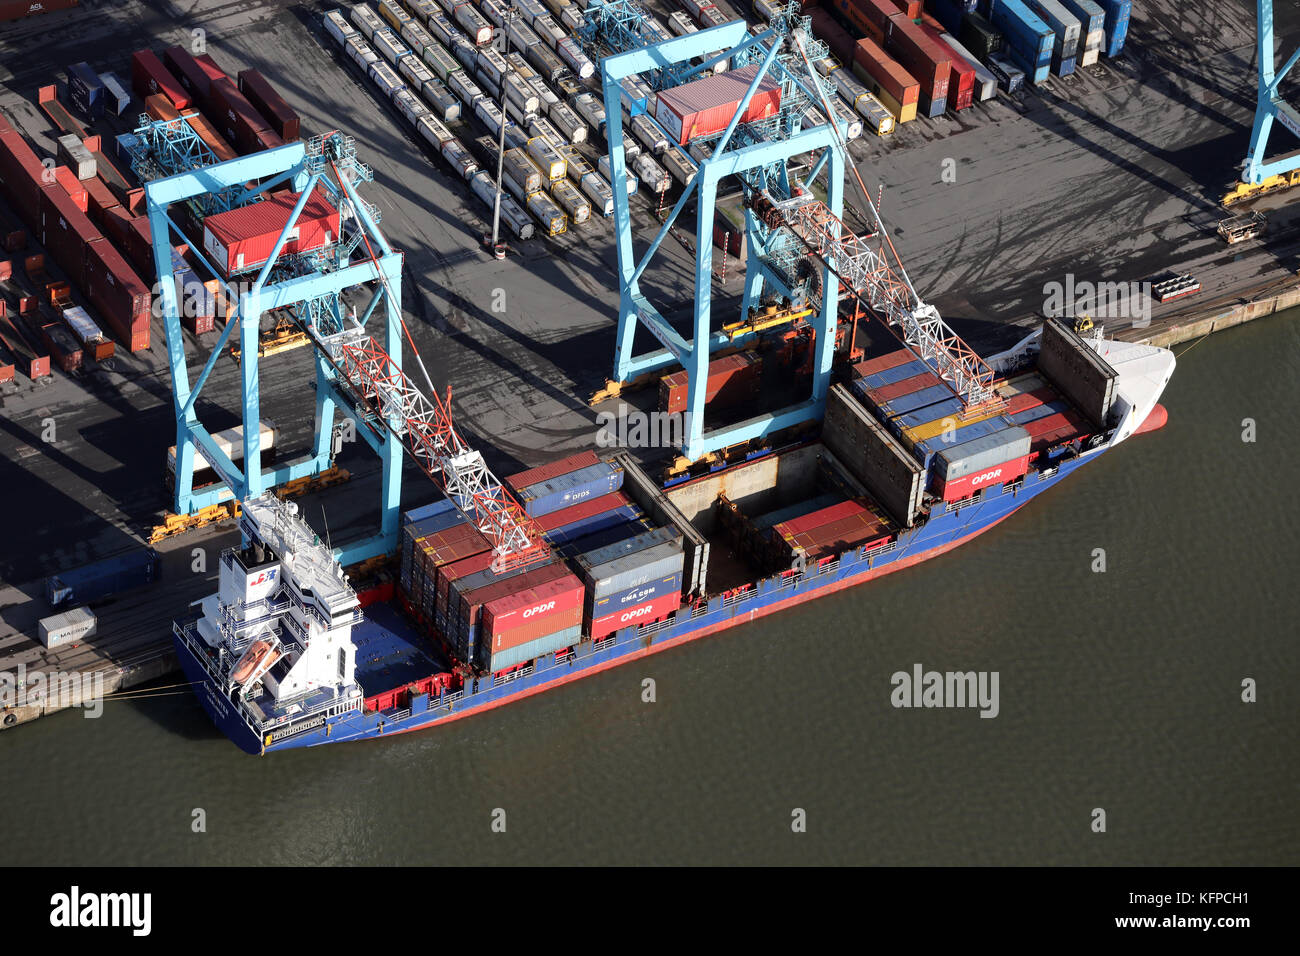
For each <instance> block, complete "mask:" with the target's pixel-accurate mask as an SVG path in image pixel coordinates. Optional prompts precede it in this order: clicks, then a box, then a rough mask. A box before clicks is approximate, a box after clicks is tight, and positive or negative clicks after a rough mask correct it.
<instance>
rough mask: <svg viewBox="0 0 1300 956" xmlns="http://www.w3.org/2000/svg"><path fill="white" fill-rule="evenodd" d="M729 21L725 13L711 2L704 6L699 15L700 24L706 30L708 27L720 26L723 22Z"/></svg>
mask: <svg viewBox="0 0 1300 956" xmlns="http://www.w3.org/2000/svg"><path fill="white" fill-rule="evenodd" d="M730 22H731V21H730V20H729V19H728V18H727V15H726V14H725V13H723V12H722V11H721V10H719V9H718V8H717V7H715V6H713V5H712V4H709V5H708V6H707V7H705V8H704V10H703V12H702V13H701V15H700V26H702V27H704V28H705V29H706V30H707V29H708V28H709V27H720V26H722V25H723V24H724V23H730Z"/></svg>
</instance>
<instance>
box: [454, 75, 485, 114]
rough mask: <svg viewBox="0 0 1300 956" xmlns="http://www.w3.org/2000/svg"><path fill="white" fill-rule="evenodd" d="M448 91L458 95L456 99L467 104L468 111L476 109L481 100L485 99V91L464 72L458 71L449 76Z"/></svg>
mask: <svg viewBox="0 0 1300 956" xmlns="http://www.w3.org/2000/svg"><path fill="white" fill-rule="evenodd" d="M447 89H449V90H451V91H452V92H453V93H455V94H456V98H457V99H458V100H460V101H461V102H462V103H463V104H465V107H466V109H470V110H472V109H474V107H476V106H478V103H479V100H481V99H483V91H482V90H480V89H479V88H478V85H477V84H475V82H474V81H473V80H471V79H470V78H469V74H468V73H466V72H465V71H464V70H457V71H456V72H455V73H449V74H448V75H447Z"/></svg>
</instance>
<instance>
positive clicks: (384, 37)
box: [370, 29, 411, 67]
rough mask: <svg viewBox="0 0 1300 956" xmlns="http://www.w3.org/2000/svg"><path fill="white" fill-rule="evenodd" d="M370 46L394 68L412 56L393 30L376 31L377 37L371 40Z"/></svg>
mask: <svg viewBox="0 0 1300 956" xmlns="http://www.w3.org/2000/svg"><path fill="white" fill-rule="evenodd" d="M370 45H371V46H373V47H374V48H375V52H376V53H378V54H379V55H380V56H382V57H383V58H384V59H385V60H387V61H388V62H389V63H390V64H391V65H392V66H393V67H396V66H397V61H398V60H400V59H401V58H402V57H404V56H410V55H411V51H410V49H408V48H407V46H406V44H405V43H403V42H402V40H401V38H400V37H399V36H398V35H397V34H396V33H394V32H393V31H392V30H388V29H384V30H376V31H375V35H374V36H372V37H371V38H370Z"/></svg>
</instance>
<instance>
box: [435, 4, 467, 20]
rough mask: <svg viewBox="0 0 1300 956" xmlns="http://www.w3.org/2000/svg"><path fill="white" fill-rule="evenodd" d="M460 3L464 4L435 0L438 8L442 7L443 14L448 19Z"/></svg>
mask: <svg viewBox="0 0 1300 956" xmlns="http://www.w3.org/2000/svg"><path fill="white" fill-rule="evenodd" d="M462 2H464V0H437V3H438V6H440V7H442V10H443V13H445V14H446V15H447V16H448V17H450V16H451V15H452V13H454V12H455V10H456V5H457V4H459V3H462ZM429 19H433V18H432V17H430V18H429Z"/></svg>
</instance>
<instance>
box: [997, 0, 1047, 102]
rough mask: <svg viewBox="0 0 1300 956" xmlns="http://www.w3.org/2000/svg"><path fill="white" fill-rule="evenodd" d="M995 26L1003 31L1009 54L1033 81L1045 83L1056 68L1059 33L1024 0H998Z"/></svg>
mask: <svg viewBox="0 0 1300 956" xmlns="http://www.w3.org/2000/svg"><path fill="white" fill-rule="evenodd" d="M992 21H993V25H994V26H996V27H998V28H999V29H1000V30H1002V35H1003V40H1004V42H1005V44H1006V52H1007V54H1008V56H1009V57H1010V58H1011V60H1012V62H1014V63H1015V64H1016V65H1017V66H1019V67H1021V68H1022V69H1023V70H1024V71H1025V74H1026V76H1028V77H1031V78H1032V82H1034V83H1041V82H1043V81H1044V80H1046V79H1047V77H1048V71H1049V70H1050V68H1051V65H1052V48H1053V46H1054V45H1055V42H1056V34H1055V33H1053V32H1052V28H1051V27H1049V26H1048V25H1047V24H1046V23H1044V22H1043V20H1042V19H1041V18H1040V17H1039V16H1038V15H1037V14H1035V13H1034V12H1033V11H1032V10H1030V9H1029V8H1028V7H1027V6H1025V4H1023V3H1021V2H1020V0H998V3H997V6H995V7H994V8H993V12H992Z"/></svg>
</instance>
